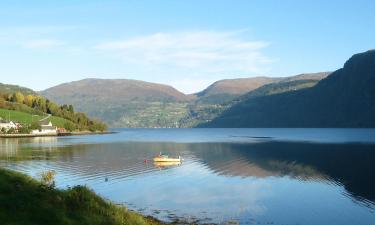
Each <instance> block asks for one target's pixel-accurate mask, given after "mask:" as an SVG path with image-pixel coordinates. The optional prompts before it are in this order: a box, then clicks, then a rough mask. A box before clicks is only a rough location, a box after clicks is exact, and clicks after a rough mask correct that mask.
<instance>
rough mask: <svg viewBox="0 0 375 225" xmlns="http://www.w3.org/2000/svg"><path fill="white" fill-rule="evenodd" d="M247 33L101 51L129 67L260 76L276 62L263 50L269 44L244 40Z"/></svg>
mask: <svg viewBox="0 0 375 225" xmlns="http://www.w3.org/2000/svg"><path fill="white" fill-rule="evenodd" d="M243 36H244V35H243V32H214V31H194V32H173V33H156V34H152V35H147V36H140V37H136V38H129V39H125V40H117V41H112V42H105V43H101V44H99V45H98V46H96V48H97V49H99V50H103V51H108V52H110V53H114V54H115V55H116V56H118V57H121V59H122V60H124V61H125V62H126V63H129V64H132V65H142V66H151V67H159V68H158V70H160V67H164V68H179V69H190V70H192V71H194V73H196V74H204V73H231V74H232V73H236V72H237V73H238V72H240V73H248V74H254V73H256V74H259V73H262V72H263V71H264V69H265V66H266V65H267V64H269V63H270V62H271V61H272V60H271V59H269V58H268V57H266V56H265V55H264V54H263V53H262V50H263V49H264V48H266V47H267V46H269V43H268V42H265V41H253V40H248V39H247V38H245V37H243Z"/></svg>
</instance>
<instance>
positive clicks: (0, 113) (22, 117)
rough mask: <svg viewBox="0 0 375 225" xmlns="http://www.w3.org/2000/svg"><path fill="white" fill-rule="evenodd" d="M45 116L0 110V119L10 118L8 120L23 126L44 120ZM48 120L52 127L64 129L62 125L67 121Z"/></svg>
mask: <svg viewBox="0 0 375 225" xmlns="http://www.w3.org/2000/svg"><path fill="white" fill-rule="evenodd" d="M46 116H47V115H33V114H29V113H25V112H19V111H14V110H8V109H1V108H0V117H1V118H3V119H8V117H10V120H12V121H15V122H19V123H23V124H31V123H32V121H38V120H41V119H43V118H45V117H46ZM49 120H50V121H51V122H52V124H53V125H55V126H58V127H64V124H65V123H67V122H68V120H66V119H63V118H61V117H56V116H51V117H50V118H49Z"/></svg>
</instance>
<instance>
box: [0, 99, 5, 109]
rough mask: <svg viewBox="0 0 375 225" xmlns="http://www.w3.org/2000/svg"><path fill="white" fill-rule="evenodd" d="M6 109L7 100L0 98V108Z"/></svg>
mask: <svg viewBox="0 0 375 225" xmlns="http://www.w3.org/2000/svg"><path fill="white" fill-rule="evenodd" d="M4 107H5V99H4V98H3V96H0V108H4Z"/></svg>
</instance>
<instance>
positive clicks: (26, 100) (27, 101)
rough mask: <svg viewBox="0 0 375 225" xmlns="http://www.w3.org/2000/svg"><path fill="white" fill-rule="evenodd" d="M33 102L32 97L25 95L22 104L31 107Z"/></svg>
mask: <svg viewBox="0 0 375 225" xmlns="http://www.w3.org/2000/svg"><path fill="white" fill-rule="evenodd" d="M33 100H34V96H32V95H27V96H26V97H25V100H24V102H25V104H26V105H27V106H29V107H32V106H33Z"/></svg>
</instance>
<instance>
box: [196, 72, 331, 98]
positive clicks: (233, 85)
mask: <svg viewBox="0 0 375 225" xmlns="http://www.w3.org/2000/svg"><path fill="white" fill-rule="evenodd" d="M328 74H329V72H321V73H306V74H299V75H296V76H291V77H252V78H239V79H225V80H219V81H216V82H215V83H213V84H212V85H210V86H209V87H207V88H206V89H205V90H203V91H201V92H198V93H196V94H195V95H196V96H197V99H196V101H197V102H200V103H212V104H221V103H224V102H228V101H231V100H233V99H235V98H237V97H239V96H241V95H243V94H245V93H247V92H251V91H253V90H255V89H257V88H259V87H262V86H264V85H267V84H271V83H277V82H288V81H295V80H317V81H318V80H321V79H323V78H325V77H326V76H328Z"/></svg>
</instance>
